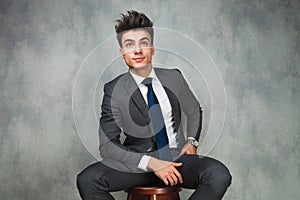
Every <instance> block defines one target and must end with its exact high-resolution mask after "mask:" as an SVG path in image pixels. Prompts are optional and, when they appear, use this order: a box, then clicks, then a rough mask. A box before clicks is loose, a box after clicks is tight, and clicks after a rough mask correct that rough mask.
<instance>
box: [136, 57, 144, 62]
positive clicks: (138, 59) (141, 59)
mask: <svg viewBox="0 0 300 200" xmlns="http://www.w3.org/2000/svg"><path fill="white" fill-rule="evenodd" d="M144 59H145V58H144V57H138V58H133V60H135V62H142V61H143V60H144Z"/></svg>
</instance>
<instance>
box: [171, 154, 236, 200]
mask: <svg viewBox="0 0 300 200" xmlns="http://www.w3.org/2000/svg"><path fill="white" fill-rule="evenodd" d="M177 162H182V163H183V165H182V167H180V168H179V171H180V173H181V175H182V177H183V184H179V186H181V187H183V188H189V189H195V191H194V193H193V194H192V196H191V197H190V200H196V199H197V200H207V199H209V200H218V199H222V197H223V195H224V193H225V192H226V189H227V187H228V186H229V185H230V184H231V175H230V173H229V170H228V169H227V168H226V167H225V166H224V165H223V164H222V163H221V162H219V161H217V160H215V159H212V158H209V157H200V156H197V155H183V156H181V157H180V158H179V159H178V160H177Z"/></svg>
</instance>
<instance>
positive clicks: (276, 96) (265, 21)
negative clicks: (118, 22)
mask: <svg viewBox="0 0 300 200" xmlns="http://www.w3.org/2000/svg"><path fill="white" fill-rule="evenodd" d="M129 9H137V10H139V11H143V12H145V13H146V14H147V15H149V16H150V18H151V19H152V20H153V21H154V22H155V25H156V26H158V27H165V28H170V29H173V30H177V31H180V32H182V33H185V34H187V35H188V36H190V37H191V38H193V39H194V40H195V41H197V42H199V43H200V44H202V45H203V47H204V48H205V49H206V50H207V51H208V53H209V54H210V55H211V57H212V58H213V60H214V61H215V63H216V64H217V66H218V68H219V70H220V73H221V76H222V78H223V81H224V85H225V90H226V97H227V98H226V120H225V125H224V128H223V131H222V135H221V137H220V139H219V141H218V143H217V144H216V146H215V148H214V149H213V151H212V152H211V153H210V154H209V155H210V156H212V157H215V158H218V159H220V160H222V161H223V162H224V163H225V164H226V165H227V166H228V167H229V169H230V170H231V173H232V175H233V182H232V185H231V187H230V188H229V189H228V192H227V194H226V195H225V197H224V199H249V200H253V199H255V200H256V199H257V200H259V199H272V200H274V199H278V200H279V199H295V200H296V199H299V197H300V190H299V188H300V161H299V156H300V147H299V145H300V125H299V121H300V66H299V63H300V55H299V53H300V15H299V10H300V3H299V1H297V0H294V1H292V0H290V1H288V0H286V1H280V0H276V1H258V0H256V1H243V0H240V1H238V0H224V1H221V0H219V1H217V0H214V1H209V0H207V1H196V0H195V1H179V0H178V1H159V0H157V1H154V0H153V1H121V0H118V1H117V0H115V1H79V0H73V1H72V0H65V1H58V0H55V1H53V0H51V1H50V0H44V1H42V0H41V1H38V0H23V1H18V0H12V1H9V0H1V1H0V66H1V68H0V90H1V91H0V97H1V102H0V131H1V132H0V194H1V197H0V198H1V199H5V200H6V199H9V200H13V199H14V200H17V199H37V200H40V199H69V200H71V199H72V200H74V199H80V198H79V195H78V192H77V189H76V186H75V177H76V174H77V173H78V172H79V171H80V170H82V169H83V168H84V167H85V166H87V165H88V164H90V163H92V162H95V159H94V158H93V156H91V154H90V153H89V152H88V151H87V150H86V149H85V147H84V146H83V145H82V143H81V140H80V139H79V137H78V134H77V131H76V128H75V124H74V121H73V117H72V88H73V84H74V81H75V76H76V73H77V70H78V69H79V67H80V65H81V63H82V62H83V59H84V58H85V57H86V55H87V54H88V53H89V51H90V50H91V49H92V48H94V47H95V45H96V44H98V43H99V42H101V41H103V40H105V39H106V38H108V37H110V36H111V35H113V34H114V29H113V23H114V20H115V19H116V18H118V17H119V13H120V12H124V11H126V10H129ZM124 70H126V68H125V67H124ZM189 193H190V191H186V190H185V191H183V192H182V194H181V195H182V199H186V198H187V197H186V196H187V195H188V194H189ZM115 197H116V198H117V199H124V198H125V194H124V193H123V192H119V193H116V194H115Z"/></svg>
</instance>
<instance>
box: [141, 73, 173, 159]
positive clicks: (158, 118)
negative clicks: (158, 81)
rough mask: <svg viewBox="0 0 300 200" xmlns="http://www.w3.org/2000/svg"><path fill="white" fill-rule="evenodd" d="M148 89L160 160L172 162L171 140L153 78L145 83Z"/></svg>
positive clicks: (149, 105) (149, 106)
mask: <svg viewBox="0 0 300 200" xmlns="http://www.w3.org/2000/svg"><path fill="white" fill-rule="evenodd" d="M142 83H143V84H145V85H146V86H147V87H148V93H147V100H148V108H149V113H150V117H151V121H152V126H153V130H154V133H155V144H156V148H157V150H158V154H159V158H160V159H162V160H168V161H171V154H170V149H169V140H168V136H167V131H166V126H165V123H164V118H163V115H162V112H161V108H160V105H159V102H158V100H157V97H156V95H155V93H154V91H153V87H152V78H146V79H145V80H144V81H143V82H142Z"/></svg>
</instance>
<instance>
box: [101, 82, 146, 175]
mask: <svg viewBox="0 0 300 200" xmlns="http://www.w3.org/2000/svg"><path fill="white" fill-rule="evenodd" d="M112 92H113V85H111V84H106V85H105V86H104V96H103V101H102V105H101V108H102V112H101V118H100V126H99V139H100V148H99V149H100V155H101V157H102V158H104V159H108V160H115V161H118V162H120V163H122V164H124V165H125V166H126V167H127V168H128V169H129V171H135V170H136V169H137V166H138V164H139V161H140V160H141V158H142V156H143V154H141V153H137V152H134V151H132V150H131V149H129V148H128V147H126V146H124V145H123V144H122V143H121V141H120V135H121V133H122V129H121V127H122V122H121V116H120V110H119V108H118V104H117V102H116V100H115V99H114V97H113V96H112Z"/></svg>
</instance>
